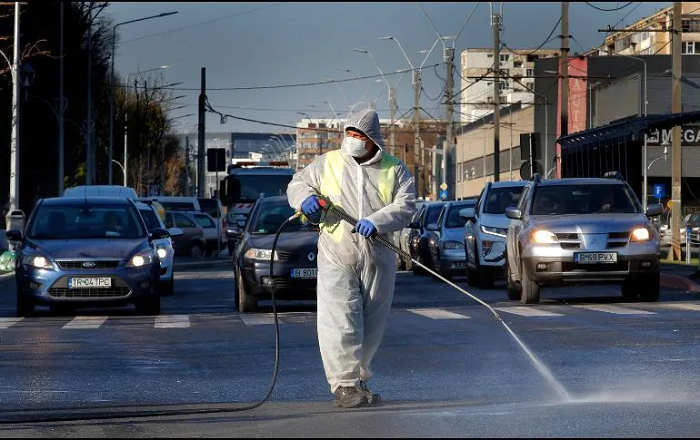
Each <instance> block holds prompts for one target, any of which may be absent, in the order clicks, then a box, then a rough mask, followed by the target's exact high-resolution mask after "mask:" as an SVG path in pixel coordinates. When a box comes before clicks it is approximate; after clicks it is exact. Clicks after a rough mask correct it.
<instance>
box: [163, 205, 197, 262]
mask: <svg viewBox="0 0 700 440" xmlns="http://www.w3.org/2000/svg"><path fill="white" fill-rule="evenodd" d="M165 227H166V228H168V229H170V228H178V229H180V230H181V231H182V235H179V236H175V237H173V248H174V249H175V255H189V256H191V257H195V258H201V257H203V256H204V252H205V250H206V241H205V239H204V228H202V227H201V226H200V225H199V223H198V222H197V220H196V219H195V218H194V217H193V216H192V215H190V214H188V213H187V212H180V211H176V212H172V211H166V212H165Z"/></svg>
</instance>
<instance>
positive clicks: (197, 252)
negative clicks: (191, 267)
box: [190, 243, 204, 258]
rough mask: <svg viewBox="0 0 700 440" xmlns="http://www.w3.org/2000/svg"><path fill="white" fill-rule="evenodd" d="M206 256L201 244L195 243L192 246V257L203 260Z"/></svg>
mask: <svg viewBox="0 0 700 440" xmlns="http://www.w3.org/2000/svg"><path fill="white" fill-rule="evenodd" d="M203 256H204V247H203V246H202V245H201V244H199V243H193V244H192V246H190V257H194V258H202V257H203Z"/></svg>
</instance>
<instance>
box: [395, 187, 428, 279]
mask: <svg viewBox="0 0 700 440" xmlns="http://www.w3.org/2000/svg"><path fill="white" fill-rule="evenodd" d="M425 203H426V202H423V201H417V202H416V213H415V214H413V218H411V221H410V222H409V224H408V225H406V227H405V228H403V229H402V230H401V232H400V234H399V239H398V242H399V249H401V250H402V251H404V252H406V253H407V254H409V255H410V254H411V249H410V244H409V240H410V236H411V231H412V229H411V228H410V227H409V225H410V224H411V223H417V222H418V219H419V218H420V212H421V207H422V206H423V205H424V204H425ZM397 264H398V266H397V269H398V270H413V262H411V261H404V259H403V258H399V259H398V262H397Z"/></svg>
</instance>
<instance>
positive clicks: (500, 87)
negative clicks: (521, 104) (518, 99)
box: [498, 81, 508, 90]
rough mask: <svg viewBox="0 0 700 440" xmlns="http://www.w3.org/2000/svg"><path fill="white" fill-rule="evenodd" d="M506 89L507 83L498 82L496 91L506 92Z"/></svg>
mask: <svg viewBox="0 0 700 440" xmlns="http://www.w3.org/2000/svg"><path fill="white" fill-rule="evenodd" d="M506 89H508V81H499V82H498V90H506Z"/></svg>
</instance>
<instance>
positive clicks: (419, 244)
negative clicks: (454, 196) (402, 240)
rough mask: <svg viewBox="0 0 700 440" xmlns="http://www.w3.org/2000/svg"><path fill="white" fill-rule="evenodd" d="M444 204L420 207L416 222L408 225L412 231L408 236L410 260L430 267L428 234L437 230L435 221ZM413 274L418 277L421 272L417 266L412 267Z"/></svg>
mask: <svg viewBox="0 0 700 440" xmlns="http://www.w3.org/2000/svg"><path fill="white" fill-rule="evenodd" d="M445 203H446V202H444V201H440V202H429V203H426V204H424V205H423V206H421V210H420V214H419V216H418V221H417V222H411V224H409V225H408V227H409V228H411V229H412V232H411V234H410V235H409V241H408V242H409V250H410V251H411V252H410V254H411V258H413V259H414V260H416V261H418V262H419V263H420V264H422V265H424V266H427V267H430V250H429V249H428V239H429V237H430V233H431V232H432V231H434V230H435V229H437V220H438V217H439V216H440V211H441V210H442V207H443V205H444V204H445ZM412 270H413V274H414V275H419V274H422V273H423V270H422V269H421V268H420V267H419V266H418V265H415V264H414V265H413V268H412Z"/></svg>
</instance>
